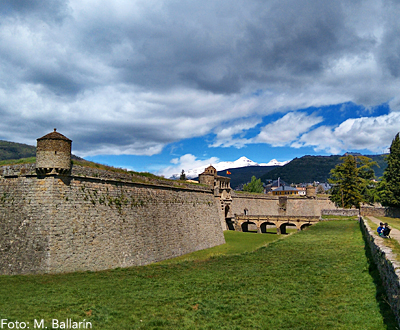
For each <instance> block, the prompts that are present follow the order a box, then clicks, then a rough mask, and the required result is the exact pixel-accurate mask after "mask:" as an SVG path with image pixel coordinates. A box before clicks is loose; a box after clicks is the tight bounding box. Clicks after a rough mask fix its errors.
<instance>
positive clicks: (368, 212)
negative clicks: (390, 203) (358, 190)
mask: <svg viewBox="0 0 400 330" xmlns="http://www.w3.org/2000/svg"><path fill="white" fill-rule="evenodd" d="M360 214H361V216H372V217H390V218H400V209H398V208H394V207H374V206H362V207H361V210H360Z"/></svg>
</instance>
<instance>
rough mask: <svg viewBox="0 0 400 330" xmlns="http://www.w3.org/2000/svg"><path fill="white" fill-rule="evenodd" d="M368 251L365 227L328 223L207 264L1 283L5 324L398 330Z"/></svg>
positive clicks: (23, 278) (12, 279) (17, 278)
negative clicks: (68, 321) (85, 322)
mask: <svg viewBox="0 0 400 330" xmlns="http://www.w3.org/2000/svg"><path fill="white" fill-rule="evenodd" d="M246 235H252V234H246ZM257 235H259V236H272V235H261V234H253V237H254V238H257ZM232 238H233V236H232ZM246 240H247V237H246ZM228 241H229V238H228ZM364 246H365V243H364V240H363V238H362V236H361V231H360V229H359V224H358V223H357V222H355V221H328V222H321V223H319V224H316V225H314V226H312V227H310V228H309V229H308V230H306V231H303V232H301V233H298V234H295V235H291V236H289V237H286V239H280V240H277V241H275V242H272V243H270V244H269V245H268V246H266V247H262V248H260V249H258V250H256V251H254V252H250V253H244V254H240V255H231V256H219V257H214V258H211V259H208V260H205V261H193V262H181V263H177V264H170V265H160V264H155V265H150V266H145V267H137V268H129V269H117V270H112V271H104V272H96V273H74V274H61V275H41V276H1V277H0V318H7V319H8V320H13V321H15V320H18V321H29V322H33V320H34V319H45V320H46V322H47V324H46V325H47V326H48V327H49V328H50V326H49V324H50V323H49V321H50V320H51V319H59V320H65V319H66V318H72V319H74V320H77V321H82V320H83V319H86V320H89V321H91V322H93V329H335V330H336V329H346V330H347V329H352V330H355V329H396V327H395V321H394V318H393V316H392V314H391V313H390V311H389V309H388V305H387V304H386V303H385V301H384V297H383V296H382V293H381V290H382V288H381V287H379V286H378V287H377V285H380V283H381V281H380V279H379V278H377V277H376V275H377V272H376V269H375V267H373V266H371V265H370V264H369V263H368V259H367V257H366V254H365V250H364Z"/></svg>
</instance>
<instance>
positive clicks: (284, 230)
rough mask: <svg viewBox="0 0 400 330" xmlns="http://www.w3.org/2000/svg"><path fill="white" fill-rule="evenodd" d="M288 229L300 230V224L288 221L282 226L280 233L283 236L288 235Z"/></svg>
mask: <svg viewBox="0 0 400 330" xmlns="http://www.w3.org/2000/svg"><path fill="white" fill-rule="evenodd" d="M288 227H292V228H293V227H295V228H296V229H297V230H300V225H299V224H298V223H295V222H290V221H288V222H284V223H281V224H280V226H279V232H280V233H281V234H287V228H288Z"/></svg>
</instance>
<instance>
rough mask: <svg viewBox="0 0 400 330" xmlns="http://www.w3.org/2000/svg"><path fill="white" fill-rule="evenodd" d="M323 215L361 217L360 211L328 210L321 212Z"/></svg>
mask: <svg viewBox="0 0 400 330" xmlns="http://www.w3.org/2000/svg"><path fill="white" fill-rule="evenodd" d="M321 215H340V216H347V217H354V216H357V217H358V216H359V215H360V211H359V210H358V209H342V208H337V209H328V210H321Z"/></svg>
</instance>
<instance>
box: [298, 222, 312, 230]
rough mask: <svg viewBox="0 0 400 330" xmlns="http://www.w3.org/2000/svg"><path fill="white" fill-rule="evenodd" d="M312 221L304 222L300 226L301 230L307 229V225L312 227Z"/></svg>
mask: <svg viewBox="0 0 400 330" xmlns="http://www.w3.org/2000/svg"><path fill="white" fill-rule="evenodd" d="M310 226H311V223H303V224H302V225H301V227H300V230H303V229H306V228H307V227H310Z"/></svg>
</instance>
